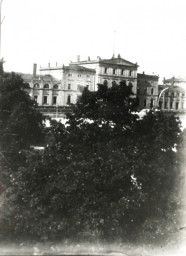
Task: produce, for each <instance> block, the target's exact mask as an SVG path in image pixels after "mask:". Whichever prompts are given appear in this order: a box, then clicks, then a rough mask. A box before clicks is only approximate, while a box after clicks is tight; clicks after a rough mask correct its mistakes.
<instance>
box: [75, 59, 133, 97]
mask: <svg viewBox="0 0 186 256" xmlns="http://www.w3.org/2000/svg"><path fill="white" fill-rule="evenodd" d="M73 65H78V66H81V67H85V68H91V69H94V70H95V90H97V85H98V84H107V85H108V86H109V87H111V86H112V84H119V83H120V82H121V81H125V82H126V84H127V85H131V86H132V90H133V93H134V94H135V95H136V93H137V68H138V65H137V63H132V62H129V61H127V60H125V59H123V58H121V56H120V55H119V54H118V56H117V57H115V56H113V57H112V58H111V59H101V57H99V56H98V57H97V60H91V59H90V57H88V59H87V60H84V61H81V60H80V57H79V56H78V59H77V61H76V62H73Z"/></svg>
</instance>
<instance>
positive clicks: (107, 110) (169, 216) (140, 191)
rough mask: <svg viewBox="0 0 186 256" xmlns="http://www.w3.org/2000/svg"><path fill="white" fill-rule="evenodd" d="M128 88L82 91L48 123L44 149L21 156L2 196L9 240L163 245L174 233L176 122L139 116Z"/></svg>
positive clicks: (177, 162)
mask: <svg viewBox="0 0 186 256" xmlns="http://www.w3.org/2000/svg"><path fill="white" fill-rule="evenodd" d="M131 89H132V88H131V87H130V86H127V85H126V83H125V82H121V83H120V84H119V85H113V86H112V87H111V88H108V87H107V86H106V85H99V87H98V91H96V92H90V91H88V90H87V89H85V90H84V92H83V94H82V97H81V98H80V99H79V101H78V103H77V104H76V105H74V106H73V111H72V113H71V114H68V123H67V124H66V125H63V124H61V123H59V122H56V121H51V126H50V127H49V128H48V130H47V132H46V144H45V150H44V152H43V153H40V154H38V153H35V152H32V153H31V152H29V153H28V151H25V153H24V157H25V159H26V161H25V163H24V164H22V165H20V166H19V168H18V169H17V172H16V173H14V174H13V175H12V176H11V185H10V186H9V190H8V191H7V193H6V194H5V202H6V207H4V210H6V214H5V215H6V216H8V217H9V218H6V220H7V222H6V224H7V226H8V228H9V231H11V233H12V234H13V236H15V235H16V236H17V237H21V236H23V237H26V236H27V237H31V238H37V239H62V238H69V239H77V238H79V239H83V238H84V239H98V238H100V239H106V240H112V241H113V240H117V241H119V240H120V241H126V240H132V241H134V240H136V241H137V240H140V239H143V238H147V237H149V239H150V240H153V239H155V240H157V239H159V240H162V241H163V238H165V237H167V236H166V234H167V233H168V231H170V230H172V231H174V230H175V228H176V226H177V225H179V223H178V222H177V219H176V218H175V215H176V210H177V209H178V204H179V202H180V198H179V197H178V189H177V186H178V184H179V177H180V170H181V169H180V158H179V157H178V151H176V150H175V149H176V148H178V146H179V145H181V136H182V134H181V130H180V123H179V120H178V119H177V118H176V117H174V116H173V115H166V114H164V113H162V112H152V111H151V112H149V113H148V114H147V115H146V116H145V117H144V118H143V119H139V118H138V115H137V114H135V113H136V109H137V101H136V99H135V98H134V97H133V94H132V91H131ZM180 150H181V149H180ZM179 152H181V151H179ZM10 206H11V207H10ZM7 214H8V215H7ZM13 215H14V216H15V217H14V219H12V218H11V217H12V216H13ZM8 220H9V221H8ZM170 224H171V225H170Z"/></svg>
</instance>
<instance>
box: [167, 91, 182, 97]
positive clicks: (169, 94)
mask: <svg viewBox="0 0 186 256" xmlns="http://www.w3.org/2000/svg"><path fill="white" fill-rule="evenodd" d="M168 96H171V97H174V96H177V97H179V96H182V97H184V96H185V93H181V92H180V93H179V92H176V93H174V92H172V93H171V92H165V97H168Z"/></svg>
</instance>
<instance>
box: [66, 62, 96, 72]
mask: <svg viewBox="0 0 186 256" xmlns="http://www.w3.org/2000/svg"><path fill="white" fill-rule="evenodd" d="M64 69H67V70H76V71H89V72H93V73H95V72H96V71H95V69H92V68H86V67H82V66H79V65H74V64H70V65H69V66H65V67H64Z"/></svg>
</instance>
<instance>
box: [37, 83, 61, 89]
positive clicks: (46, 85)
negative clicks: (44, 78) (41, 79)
mask: <svg viewBox="0 0 186 256" xmlns="http://www.w3.org/2000/svg"><path fill="white" fill-rule="evenodd" d="M34 88H37V89H38V88H40V85H39V84H38V83H36V84H34ZM43 88H44V89H49V84H44V86H43ZM53 89H59V86H58V84H54V85H53Z"/></svg>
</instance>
